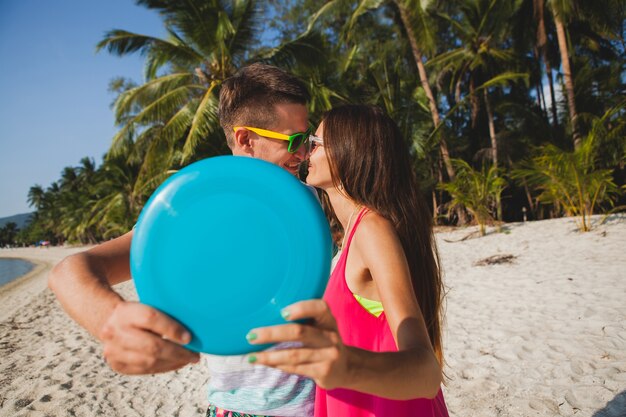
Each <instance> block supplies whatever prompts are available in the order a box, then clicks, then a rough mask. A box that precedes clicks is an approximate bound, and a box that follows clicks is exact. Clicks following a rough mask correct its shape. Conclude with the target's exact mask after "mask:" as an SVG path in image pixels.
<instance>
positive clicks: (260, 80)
mask: <svg viewBox="0 0 626 417" xmlns="http://www.w3.org/2000/svg"><path fill="white" fill-rule="evenodd" d="M310 98H311V96H310V95H309V92H308V91H307V88H306V86H305V84H304V83H303V82H302V81H300V80H299V79H298V78H297V77H295V76H294V75H292V74H289V73H288V72H285V71H283V70H282V69H280V68H277V67H274V66H271V65H265V64H260V63H256V64H252V65H248V66H246V67H244V68H242V69H241V70H239V72H237V74H235V75H233V76H232V77H230V78H228V79H226V80H225V81H224V83H223V84H222V89H221V91H220V103H219V118H220V124H221V125H222V128H223V129H224V133H225V134H226V141H227V143H228V146H229V147H230V148H231V149H232V147H233V140H234V132H233V127H235V126H253V127H260V128H266V129H267V128H269V127H270V126H271V125H272V124H273V123H275V121H276V113H275V112H274V110H273V107H274V105H276V104H284V103H287V104H303V105H306V104H307V102H308V101H309V100H310Z"/></svg>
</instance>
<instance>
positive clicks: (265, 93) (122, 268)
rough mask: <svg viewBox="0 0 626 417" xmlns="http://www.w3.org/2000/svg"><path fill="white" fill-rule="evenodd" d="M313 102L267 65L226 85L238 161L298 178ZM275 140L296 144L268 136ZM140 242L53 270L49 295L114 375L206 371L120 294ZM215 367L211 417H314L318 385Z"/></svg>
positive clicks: (239, 366) (239, 364)
mask: <svg viewBox="0 0 626 417" xmlns="http://www.w3.org/2000/svg"><path fill="white" fill-rule="evenodd" d="M309 99H310V97H309V93H308V91H307V89H306V87H305V85H304V84H303V83H302V82H301V81H300V80H298V79H297V78H296V77H294V76H293V75H291V74H288V73H286V72H284V71H282V70H280V69H278V68H276V67H272V66H268V65H263V64H253V65H250V66H248V67H245V68H243V69H242V70H241V71H239V72H238V73H237V74H236V75H235V76H233V77H231V78H229V79H227V80H226V81H224V83H223V85H222V89H221V91H220V102H219V117H220V124H221V125H222V128H223V129H224V132H225V135H226V139H227V142H228V145H229V147H230V149H231V150H232V153H233V155H239V156H249V157H254V158H259V159H262V160H265V161H268V162H271V163H274V164H276V165H278V166H280V167H282V168H284V169H285V170H287V171H289V172H290V173H292V174H294V175H297V173H298V169H299V166H300V164H301V163H302V162H303V161H304V160H305V159H306V158H307V157H308V135H309V130H308V113H307V108H306V103H307V102H308V100H309ZM244 126H245V127H244ZM268 131H270V132H268ZM272 132H276V133H278V134H279V136H280V135H282V136H285V135H289V136H290V139H289V140H284V138H283V139H280V138H279V139H276V138H271V137H268V135H270V136H275V134H274V133H272ZM298 133H301V134H300V135H298ZM132 237H133V232H132V231H130V232H128V233H127V234H125V235H123V236H121V237H119V238H117V239H114V240H111V241H108V242H106V243H102V244H100V245H98V246H96V247H95V248H92V249H90V250H88V251H86V252H82V253H79V254H76V255H72V256H69V257H67V258H65V259H64V260H63V261H61V262H60V263H59V264H58V265H56V266H55V267H54V269H53V270H52V272H51V274H50V279H49V286H50V288H51V289H52V290H53V291H54V293H55V294H56V296H57V297H58V299H59V301H60V303H61V304H62V306H63V308H64V309H65V310H66V311H67V313H68V314H69V315H70V316H71V317H72V318H73V319H74V320H76V321H77V322H78V323H79V324H80V325H82V326H83V327H85V328H86V329H87V330H88V331H89V332H90V333H91V334H92V335H94V336H95V337H96V338H98V339H99V340H100V341H101V342H102V345H103V352H104V357H105V358H106V360H107V362H108V364H109V365H110V366H111V368H112V369H114V370H115V371H117V372H120V373H124V374H154V373H159V372H167V371H172V370H175V369H179V368H181V367H183V366H186V365H188V364H191V363H196V362H198V361H199V355H198V354H197V353H195V352H192V351H190V350H188V349H186V348H184V347H183V346H182V345H184V344H186V343H189V342H190V340H191V336H190V334H189V333H188V331H187V330H186V329H185V328H184V327H183V326H182V325H180V324H179V323H178V322H176V321H174V320H172V319H171V318H169V317H168V316H166V315H164V314H162V313H160V312H159V311H158V310H156V309H153V308H151V307H149V306H146V305H143V304H140V303H137V302H129V301H125V300H124V299H123V298H122V297H121V296H120V295H119V294H118V293H116V292H115V291H114V290H113V288H112V286H113V285H115V284H118V283H120V282H123V281H128V280H130V279H131V275H130V246H131V241H132ZM216 342H217V343H219V341H216ZM208 358H209V359H208V362H209V368H210V369H209V371H210V375H211V379H210V380H209V387H208V388H209V394H208V403H209V407H208V410H207V416H208V417H213V416H230V415H231V414H230V412H237V413H238V414H236V415H237V416H242V417H245V416H248V415H254V416H293V417H302V416H312V415H313V406H314V394H315V385H314V382H313V381H312V380H310V379H309V378H305V377H301V376H298V375H293V374H288V373H284V372H282V371H280V370H278V369H273V368H264V367H257V366H252V365H250V364H248V362H247V360H246V357H245V356H232V357H213V356H210V355H209V356H208ZM172 401H176V399H175V398H172ZM232 415H235V414H232Z"/></svg>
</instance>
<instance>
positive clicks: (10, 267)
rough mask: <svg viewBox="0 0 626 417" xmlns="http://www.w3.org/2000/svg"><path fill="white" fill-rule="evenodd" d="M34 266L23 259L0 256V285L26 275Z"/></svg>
mask: <svg viewBox="0 0 626 417" xmlns="http://www.w3.org/2000/svg"><path fill="white" fill-rule="evenodd" d="M34 267H35V265H34V264H32V263H30V262H28V261H25V260H23V259H7V258H0V285H4V284H6V283H8V282H10V281H12V280H14V279H15V278H18V277H21V276H22V275H26V274H27V273H29V272H30V271H31V270H32V269H33V268H34Z"/></svg>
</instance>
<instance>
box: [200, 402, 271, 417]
mask: <svg viewBox="0 0 626 417" xmlns="http://www.w3.org/2000/svg"><path fill="white" fill-rule="evenodd" d="M206 417H269V416H261V415H258V414H246V413H239V412H237V411H228V410H224V409H223V408H219V407H216V406H214V405H210V404H209V408H207V410H206Z"/></svg>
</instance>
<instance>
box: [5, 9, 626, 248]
mask: <svg viewBox="0 0 626 417" xmlns="http://www.w3.org/2000/svg"><path fill="white" fill-rule="evenodd" d="M623 3H624V2H623V1H621V0H574V1H564V0H558V1H557V0H545V5H544V9H545V10H543V16H544V20H545V21H544V23H545V29H546V32H547V33H546V35H547V36H546V40H545V41H546V42H547V44H546V45H543V46H541V47H540V45H539V43H538V39H537V29H538V21H537V19H538V17H537V16H538V14H537V10H536V7H537V6H538V5H539V4H541V2H539V1H537V2H535V1H530V0H449V1H445V2H444V1H432V0H330V1H324V0H303V1H300V2H287V1H285V0H269V1H268V2H264V1H261V0H219V1H210V2H208V1H204V0H188V1H185V2H180V1H176V0H139V1H138V4H139V5H142V6H145V7H146V8H148V9H150V10H152V11H154V12H156V13H159V15H160V16H161V18H162V20H163V24H164V26H165V28H166V36H164V37H163V38H157V37H153V36H150V35H146V34H139V33H134V32H132V31H130V30H122V29H113V30H111V31H109V32H108V33H107V34H105V36H104V38H103V39H102V41H101V42H100V43H99V44H98V45H97V49H98V50H105V51H108V52H109V53H112V54H115V55H119V56H122V57H123V56H127V55H129V54H140V55H141V56H142V57H144V59H145V81H142V82H140V83H138V82H135V81H132V80H127V79H123V78H116V79H113V80H112V82H111V84H110V91H111V92H113V93H114V94H115V95H116V99H115V102H114V103H113V105H112V107H113V111H114V114H115V120H116V123H117V125H118V126H119V131H118V132H117V134H116V135H115V137H114V138H113V144H112V146H111V149H110V151H109V153H108V154H107V156H106V157H105V159H104V161H102V163H101V164H100V165H99V166H96V164H95V162H94V161H93V160H89V159H84V160H82V161H81V163H80V164H79V165H78V166H75V167H66V168H64V170H63V171H62V172H61V174H60V176H59V180H58V181H56V182H54V183H52V184H51V185H50V186H48V187H47V188H45V187H42V186H40V185H35V186H33V187H32V188H31V189H30V191H29V194H28V199H29V203H30V204H31V206H32V207H33V208H35V210H36V212H35V214H34V215H33V218H32V222H31V223H30V224H29V226H28V227H26V228H24V229H23V230H20V231H19V232H17V233H16V234H13V233H12V234H11V237H12V238H13V239H14V240H15V241H16V242H23V243H34V242H36V241H39V240H49V241H51V242H52V243H53V244H54V243H61V242H65V241H69V242H76V243H91V242H96V241H99V240H102V239H108V238H112V237H115V236H119V235H120V234H122V233H125V232H126V231H128V230H130V228H132V226H133V225H134V223H135V221H136V219H137V216H138V214H139V212H140V210H141V208H142V207H143V205H144V204H145V202H146V200H147V199H148V197H149V195H150V194H151V193H152V192H153V191H154V189H155V188H156V187H157V186H158V185H159V184H160V183H161V182H162V181H163V180H164V179H165V178H166V177H167V175H168V172H172V171H175V170H177V169H180V168H182V167H183V166H184V165H186V164H189V163H191V162H193V161H196V160H199V159H203V158H206V157H210V156H213V155H220V154H224V153H227V152H228V148H227V146H226V143H225V140H224V134H223V132H222V131H221V128H220V127H219V123H218V118H217V103H218V94H219V90H220V87H221V83H222V81H223V80H224V79H226V78H227V77H229V76H230V75H232V74H233V73H235V71H237V70H238V69H239V68H241V67H242V66H244V65H246V64H248V63H251V62H256V61H263V62H267V63H270V64H274V65H278V66H280V67H283V68H285V69H287V70H289V71H291V72H293V73H294V74H296V75H298V76H299V77H300V78H301V79H302V80H303V81H304V82H305V83H307V85H308V88H309V90H310V93H311V96H312V101H311V103H310V106H309V110H310V119H311V122H312V123H313V124H316V123H318V122H319V120H320V118H321V116H322V114H323V113H324V112H325V111H326V110H328V109H330V108H332V107H334V106H337V105H341V104H343V103H350V102H355V103H369V104H376V105H378V106H380V107H382V108H384V109H385V110H386V111H387V112H388V113H389V114H390V115H391V116H392V117H393V118H394V120H395V121H396V122H397V123H398V125H399V126H400V129H401V131H402V132H403V134H404V136H405V137H406V139H407V142H408V144H409V146H410V152H411V153H412V156H413V159H414V167H415V170H416V172H417V174H418V176H419V177H420V179H421V180H422V184H423V185H425V187H424V188H425V189H426V191H432V201H433V209H434V212H435V214H437V213H439V209H440V208H442V207H445V206H447V207H449V208H452V209H454V207H464V208H466V209H467V210H468V211H469V212H470V213H471V214H472V216H473V217H474V219H475V221H476V222H477V223H479V224H480V225H481V229H482V230H483V231H484V225H485V224H487V223H488V222H490V221H491V220H492V219H493V217H494V210H496V209H495V207H496V206H497V205H498V201H499V200H500V194H501V193H507V194H505V195H503V198H502V199H501V202H502V204H501V205H502V212H503V213H504V214H503V216H504V220H511V219H513V214H512V213H514V212H517V211H516V210H513V209H512V208H513V207H519V206H520V205H521V204H523V202H522V201H520V200H521V199H523V198H528V200H529V203H530V205H531V208H533V207H534V202H535V199H534V198H539V199H540V201H541V202H542V203H543V204H544V205H548V206H549V207H550V208H552V209H553V211H552V213H553V214H552V215H560V214H568V215H581V216H582V215H584V219H585V220H584V224H583V228H584V227H587V226H585V224H586V223H587V222H586V220H587V218H588V215H589V214H591V213H595V212H601V211H607V210H610V209H611V207H612V206H613V203H615V205H617V206H620V207H621V206H624V205H625V204H626V197H625V196H624V191H623V189H622V190H621V191H620V189H619V187H623V186H624V184H623V178H625V177H626V172H625V168H624V166H626V140H624V138H625V137H626V114H625V113H626V110H625V107H624V103H623V97H624V95H625V94H626V82H625V81H624V76H623V74H624V69H625V68H626V53H625V52H626V39H625V38H624V36H625V32H624V30H623V28H624V22H625V21H626V6H624V4H623ZM555 13H557V14H559V16H560V17H562V18H563V19H564V23H565V29H566V30H567V31H568V33H567V37H568V42H569V44H570V45H569V47H570V48H571V49H570V60H571V62H572V72H573V75H574V87H575V88H574V91H575V94H574V95H575V99H576V107H577V109H578V110H577V111H578V116H577V120H578V122H577V125H578V130H579V131H580V133H581V136H582V137H586V139H585V145H584V146H583V147H582V148H581V149H579V150H577V151H575V152H573V151H567V150H563V149H565V146H566V145H568V144H571V143H572V140H571V123H570V117H569V114H568V103H567V102H566V101H565V98H566V94H565V93H564V91H563V87H562V86H561V87H560V86H559V85H558V83H557V85H556V87H555V90H557V91H556V92H557V96H560V97H562V100H561V102H560V103H557V104H559V107H558V108H559V111H558V112H557V111H556V106H555V112H554V114H555V117H554V119H553V118H552V112H551V111H549V107H551V106H550V105H549V104H550V102H549V100H550V98H549V97H544V95H543V91H544V90H547V88H545V89H544V87H547V84H546V85H544V83H546V77H545V75H546V73H545V72H543V71H544V70H543V68H544V67H545V68H546V70H548V66H546V64H549V65H550V66H551V68H553V69H555V68H556V69H558V68H559V67H560V66H561V62H560V60H561V57H560V54H559V45H558V43H557V36H556V31H555V20H554V15H555ZM268 28H271V29H272V30H273V32H268V31H267V30H266V29H268ZM273 34H275V35H274V36H275V38H274V39H271V40H268V38H269V37H271V36H272V35H273ZM544 51H545V52H546V54H545V61H544V55H543V53H542V52H544ZM546 61H547V62H546ZM552 71H553V72H554V70H552ZM556 75H558V74H556ZM550 78H551V79H555V78H557V81H558V80H559V78H558V77H555V74H551V77H550ZM559 90H560V91H559ZM559 93H560V94H559ZM550 110H551V109H550ZM548 113H550V117H548ZM440 115H441V116H440ZM532 149H538V150H537V151H536V153H535V154H531V150H532ZM364 151H367V150H364ZM445 154H447V155H448V156H447V157H444V155H445ZM450 157H452V158H456V159H457V161H455V162H454V164H450V165H448V162H449V158H450ZM446 158H447V159H446ZM490 160H493V161H494V162H495V161H496V160H497V161H498V168H499V169H500V170H501V171H497V170H495V169H493V168H488V166H487V165H488V161H490ZM463 161H466V162H463ZM521 161H527V162H526V163H525V164H524V165H522V166H521V168H520V169H519V170H517V171H516V172H515V175H516V178H517V179H518V180H519V183H518V184H510V185H509V187H507V188H506V189H504V185H505V181H504V179H503V178H504V177H505V175H506V174H507V171H508V170H509V169H510V168H511V167H513V166H519V164H520V162H521ZM478 163H480V164H481V168H480V170H474V169H472V167H471V166H470V165H472V166H477V164H478ZM454 169H458V170H459V172H458V173H457V174H456V175H455V173H454ZM524 170H525V171H524ZM444 174H447V177H449V178H455V177H456V176H458V178H455V179H454V180H453V181H451V182H449V183H448V184H444V185H441V186H439V187H438V186H437V184H438V183H442V182H443V181H444V180H445V178H447V177H446V176H444ZM531 179H532V181H531ZM616 187H617V188H616ZM503 190H504V191H503ZM520 196H522V197H520ZM533 196H535V197H534V198H533ZM565 196H569V197H565ZM581 196H582V197H581ZM533 210H534V209H533ZM462 212H463V211H462V210H459V211H458V213H462ZM507 213H508V215H507ZM576 213H582V214H576ZM533 214H536V213H535V211H533ZM507 216H508V217H507Z"/></svg>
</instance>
